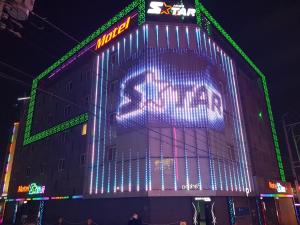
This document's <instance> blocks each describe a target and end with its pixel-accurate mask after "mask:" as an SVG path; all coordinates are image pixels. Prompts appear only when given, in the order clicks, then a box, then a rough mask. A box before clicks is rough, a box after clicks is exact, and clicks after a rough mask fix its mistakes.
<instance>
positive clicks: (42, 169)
mask: <svg viewBox="0 0 300 225" xmlns="http://www.w3.org/2000/svg"><path fill="white" fill-rule="evenodd" d="M40 174H41V175H44V174H45V164H44V163H41V164H40Z"/></svg>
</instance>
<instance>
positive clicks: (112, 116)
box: [109, 113, 116, 125]
mask: <svg viewBox="0 0 300 225" xmlns="http://www.w3.org/2000/svg"><path fill="white" fill-rule="evenodd" d="M115 122H116V113H111V114H110V115H109V124H110V125H113V124H115Z"/></svg>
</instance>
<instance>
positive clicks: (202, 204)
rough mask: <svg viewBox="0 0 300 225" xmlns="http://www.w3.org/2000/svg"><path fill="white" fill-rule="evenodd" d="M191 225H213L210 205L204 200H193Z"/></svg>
mask: <svg viewBox="0 0 300 225" xmlns="http://www.w3.org/2000/svg"><path fill="white" fill-rule="evenodd" d="M192 204H193V208H194V210H193V212H194V215H193V224H194V225H213V223H212V221H213V218H212V216H213V215H212V212H211V209H212V204H211V202H208V201H204V200H193V203H192Z"/></svg>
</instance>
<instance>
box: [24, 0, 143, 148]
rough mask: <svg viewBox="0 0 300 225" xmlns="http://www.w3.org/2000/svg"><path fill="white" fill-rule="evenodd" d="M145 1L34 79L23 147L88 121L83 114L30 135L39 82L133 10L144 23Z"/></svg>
mask: <svg viewBox="0 0 300 225" xmlns="http://www.w3.org/2000/svg"><path fill="white" fill-rule="evenodd" d="M145 6H146V5H145V0H135V1H133V2H132V3H131V4H129V5H128V6H127V7H126V8H124V9H123V10H122V11H120V12H119V13H118V14H117V15H116V16H114V17H113V18H112V19H110V20H109V21H108V22H107V23H105V24H103V25H102V26H101V27H99V28H98V29H97V30H96V31H95V32H94V33H92V34H91V35H90V36H88V37H87V38H86V39H84V40H83V41H82V42H80V43H79V44H78V45H76V46H75V47H74V48H73V49H71V50H70V51H69V52H67V53H66V54H65V55H64V56H63V57H61V58H60V59H59V60H58V61H56V62H55V63H54V64H53V65H51V66H50V67H48V68H47V69H46V70H45V71H44V72H42V73H41V74H40V75H39V76H38V77H37V78H35V79H34V80H33V82H32V88H31V98H30V103H29V106H28V112H27V119H26V126H25V132H24V141H23V145H28V144H30V143H33V142H36V141H38V140H41V139H44V138H46V137H48V136H50V135H53V134H56V133H59V132H61V131H64V130H66V129H69V128H71V127H74V126H76V125H79V124H82V123H85V122H86V121H87V120H88V114H87V113H84V114H81V115H79V116H77V117H75V118H72V119H70V120H68V121H65V122H63V123H61V124H58V125H56V126H54V127H52V128H49V129H46V130H44V131H41V132H39V133H37V134H35V135H31V128H32V120H33V113H34V106H35V100H36V94H37V87H38V83H39V81H40V80H42V79H43V78H45V77H47V76H48V75H49V74H50V73H51V72H52V71H54V70H55V69H57V68H58V67H59V66H61V65H62V64H63V63H65V62H66V61H67V60H68V59H70V58H71V57H72V56H74V55H75V54H76V53H77V52H78V51H80V50H82V49H83V48H84V47H85V46H86V45H88V44H90V43H91V42H92V41H94V40H95V39H96V38H97V37H99V36H100V35H101V34H102V33H103V32H104V31H106V30H107V29H108V28H109V27H111V26H112V25H114V24H115V23H117V22H118V21H120V20H121V19H122V18H123V17H124V16H126V15H127V14H128V13H130V12H131V11H133V10H134V9H138V17H139V18H138V24H139V25H140V24H142V23H144V22H145Z"/></svg>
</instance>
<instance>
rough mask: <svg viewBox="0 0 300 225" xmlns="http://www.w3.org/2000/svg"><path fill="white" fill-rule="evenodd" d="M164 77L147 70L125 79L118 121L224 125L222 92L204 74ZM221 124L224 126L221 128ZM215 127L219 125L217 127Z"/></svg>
mask: <svg viewBox="0 0 300 225" xmlns="http://www.w3.org/2000/svg"><path fill="white" fill-rule="evenodd" d="M178 75H179V76H183V77H181V78H180V77H177V79H176V76H174V74H173V78H167V77H163V76H161V74H160V72H159V71H158V70H155V69H153V70H146V71H142V72H140V73H134V74H131V75H129V76H128V77H126V78H125V79H124V80H123V82H122V83H121V93H120V104H119V107H118V110H117V121H119V122H120V123H122V122H124V121H127V120H128V121H131V120H132V119H133V118H134V117H137V118H141V117H143V116H145V115H147V117H148V121H149V122H150V123H151V122H153V121H156V122H159V124H162V123H164V124H166V125H174V126H176V125H178V126H207V125H208V126H209V125H211V126H215V125H216V124H217V123H218V124H219V125H218V126H222V125H223V120H224V117H223V103H222V97H221V94H220V92H219V91H218V90H217V88H215V87H214V85H213V83H212V82H211V81H210V80H209V78H208V77H206V76H205V75H204V74H201V73H199V74H197V73H195V74H193V75H192V76H191V77H189V78H188V77H186V76H185V75H184V74H182V73H178V74H177V76H178ZM220 124H221V125H220ZM215 127H216V126H215Z"/></svg>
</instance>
